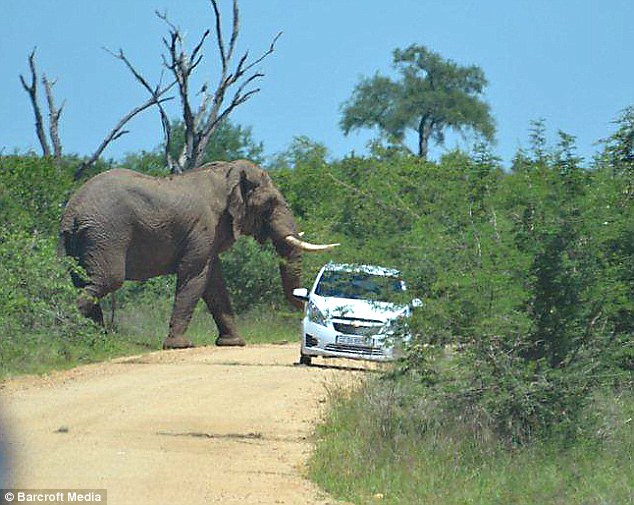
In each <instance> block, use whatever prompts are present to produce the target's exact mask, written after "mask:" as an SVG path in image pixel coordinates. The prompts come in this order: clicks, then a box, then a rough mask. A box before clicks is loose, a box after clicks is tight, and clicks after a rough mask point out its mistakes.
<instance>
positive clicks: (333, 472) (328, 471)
mask: <svg viewBox="0 0 634 505" xmlns="http://www.w3.org/2000/svg"><path fill="white" fill-rule="evenodd" d="M420 393H421V391H420V389H419V387H418V386H416V385H413V384H411V383H408V382H407V381H403V380H400V381H393V380H386V379H373V378H371V379H369V380H367V381H366V382H365V383H364V384H363V385H362V386H361V387H359V388H358V389H356V390H354V391H352V392H351V391H347V392H346V391H334V392H331V395H330V402H331V410H330V412H329V414H328V416H327V418H326V421H325V422H324V424H323V425H322V426H321V427H320V428H319V429H318V432H317V445H316V450H315V452H314V454H313V456H312V459H311V461H310V465H309V473H310V477H311V478H312V479H313V480H314V481H315V482H317V483H318V484H319V485H320V486H322V487H323V488H324V489H325V490H326V491H328V492H329V493H331V494H332V495H334V496H335V497H337V498H341V499H345V500H349V501H352V502H353V503H359V504H366V503H377V499H378V498H380V499H381V503H386V504H408V505H409V504H412V503H425V504H430V505H434V504H438V505H440V504H442V505H447V504H482V505H485V504H486V505H491V504H500V505H502V504H504V505H508V504H527V505H528V504H531V505H533V504H544V505H548V504H552V505H570V504H606V505H607V504H610V505H612V504H613V505H617V504H618V505H621V504H622V505H625V504H632V503H634V461H633V454H634V429H633V424H632V423H634V421H633V420H632V417H633V416H634V398H632V395H631V392H627V393H623V394H622V395H620V396H612V395H609V394H605V395H602V396H598V397H597V398H595V401H594V402H593V405H592V408H591V412H588V415H589V416H591V417H593V418H595V419H599V420H600V421H599V422H598V423H597V424H596V430H595V435H596V437H595V438H594V439H593V440H588V439H583V440H579V441H578V442H577V443H575V444H574V445H572V446H568V447H561V446H560V445H558V444H557V443H552V444H548V443H542V444H534V445H529V446H524V447H520V448H517V447H516V448H509V447H508V446H505V445H504V444H502V443H500V442H499V440H497V439H496V437H495V436H493V435H492V432H490V431H487V430H486V429H483V428H482V427H477V429H476V427H474V426H471V425H470V423H469V419H468V418H464V419H459V418H455V417H453V418H452V417H451V416H450V415H447V413H443V412H438V411H436V410H435V407H434V405H431V404H429V403H427V402H426V401H425V399H424V397H423V396H422V395H421V394H420Z"/></svg>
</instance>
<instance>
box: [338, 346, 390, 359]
mask: <svg viewBox="0 0 634 505" xmlns="http://www.w3.org/2000/svg"><path fill="white" fill-rule="evenodd" d="M326 350H327V351H334V352H347V353H349V354H357V355H359V356H361V355H366V356H367V355H370V356H383V354H384V353H383V349H381V348H378V347H367V346H358V345H349V344H328V345H326Z"/></svg>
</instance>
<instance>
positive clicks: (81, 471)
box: [0, 345, 368, 505]
mask: <svg viewBox="0 0 634 505" xmlns="http://www.w3.org/2000/svg"><path fill="white" fill-rule="evenodd" d="M297 353H298V348H297V345H260V346H255V345H254V346H249V347H246V348H241V349H236V348H215V347H209V348H200V349H190V350H184V351H169V352H156V353H152V354H148V355H143V356H137V357H132V358H123V359H118V360H114V361H111V362H108V363H102V364H96V365H89V366H84V367H80V368H76V369H73V370H69V371H66V372H56V373H53V374H51V375H49V376H46V377H36V378H34V377H26V378H19V379H14V380H11V381H7V382H5V383H4V384H1V385H0V407H1V408H2V410H3V411H4V414H3V417H4V418H5V419H7V420H8V421H9V429H10V436H11V439H12V444H11V445H12V451H13V453H14V457H13V461H12V466H13V468H14V478H13V481H14V482H13V487H19V488H56V489H59V488H91V489H107V491H108V503H109V504H110V505H119V504H131V505H149V504H170V505H171V504H187V505H196V504H207V503H222V504H228V505H230V504H255V503H263V504H327V503H335V501H334V500H332V499H331V498H329V497H327V496H325V495H324V494H323V493H321V492H320V491H319V490H318V489H317V488H316V487H315V486H314V485H312V484H311V483H310V482H308V481H307V480H306V479H305V478H304V473H305V463H306V460H307V458H308V455H309V453H310V450H311V436H312V433H313V430H314V426H315V422H316V421H317V419H318V418H319V416H320V413H321V412H322V411H323V406H324V401H325V398H326V386H327V385H328V384H332V383H333V382H339V383H342V384H345V383H347V382H349V381H350V380H354V377H356V376H358V375H359V374H361V373H362V372H361V370H362V369H363V368H368V365H360V364H358V363H357V362H350V361H331V362H325V363H327V364H330V365H332V366H329V367H310V368H307V367H299V366H296V365H294V363H295V362H296V361H297Z"/></svg>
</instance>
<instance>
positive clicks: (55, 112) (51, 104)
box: [42, 74, 66, 160]
mask: <svg viewBox="0 0 634 505" xmlns="http://www.w3.org/2000/svg"><path fill="white" fill-rule="evenodd" d="M56 82H57V81H53V82H51V81H49V80H48V78H47V77H46V74H44V75H42V84H43V85H44V91H45V92H46V101H47V103H48V124H49V134H50V136H51V143H52V144H53V158H55V159H56V160H59V159H61V157H62V142H61V140H60V138H59V118H60V116H61V115H62V111H63V110H64V105H66V101H63V102H62V105H61V106H60V108H59V109H58V108H57V107H56V106H55V98H54V96H53V86H55V83H56Z"/></svg>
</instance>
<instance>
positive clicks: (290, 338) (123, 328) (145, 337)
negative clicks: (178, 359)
mask: <svg viewBox="0 0 634 505" xmlns="http://www.w3.org/2000/svg"><path fill="white" fill-rule="evenodd" d="M104 309H105V310H104V313H109V307H106V306H104ZM171 312H172V301H171V300H169V299H167V298H165V299H159V300H157V301H155V302H154V303H152V304H151V305H150V304H149V303H146V304H141V305H140V304H127V305H125V306H124V307H122V308H121V309H117V310H116V313H115V323H114V331H115V332H116V335H117V336H118V338H120V339H122V340H124V341H128V342H129V343H132V344H135V345H138V346H141V347H143V348H148V349H160V348H161V345H162V343H163V339H164V338H165V337H166V336H167V332H168V328H169V319H170V315H171ZM108 317H109V316H108ZM300 320H301V314H300V313H299V312H291V311H290V309H286V308H283V309H280V308H277V307H267V306H256V307H255V308H253V309H251V310H250V311H248V312H245V313H243V314H239V315H238V316H237V317H236V324H237V325H238V330H239V331H240V334H241V335H242V336H243V337H244V339H245V340H246V341H247V344H266V343H280V342H296V341H297V342H299V337H300ZM187 336H188V337H189V338H190V339H191V340H192V342H193V343H194V345H196V346H204V345H214V342H215V340H216V338H217V337H218V331H217V329H216V325H215V323H214V320H213V318H212V317H211V315H210V314H209V312H208V311H207V308H206V307H205V305H204V304H203V303H199V304H198V306H197V307H196V310H195V311H194V315H193V317H192V320H191V323H190V325H189V328H188V330H187Z"/></svg>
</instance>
